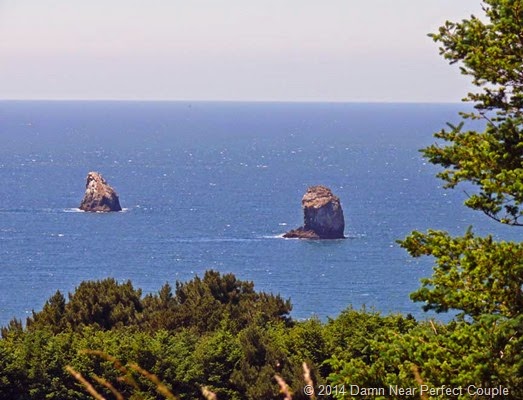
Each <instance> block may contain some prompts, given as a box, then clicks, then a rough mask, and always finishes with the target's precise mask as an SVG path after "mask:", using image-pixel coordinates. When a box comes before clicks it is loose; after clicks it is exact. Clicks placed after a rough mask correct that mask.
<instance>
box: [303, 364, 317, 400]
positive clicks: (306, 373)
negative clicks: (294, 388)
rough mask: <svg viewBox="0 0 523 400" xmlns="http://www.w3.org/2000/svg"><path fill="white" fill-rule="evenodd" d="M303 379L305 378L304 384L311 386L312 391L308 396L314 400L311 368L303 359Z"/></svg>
mask: <svg viewBox="0 0 523 400" xmlns="http://www.w3.org/2000/svg"><path fill="white" fill-rule="evenodd" d="M303 379H304V380H305V384H306V385H308V386H310V387H311V388H312V393H311V394H310V395H309V397H310V398H311V399H312V400H314V399H315V398H316V396H315V394H314V382H313V381H312V378H311V370H310V368H309V366H308V365H307V363H306V362H305V361H304V362H303Z"/></svg>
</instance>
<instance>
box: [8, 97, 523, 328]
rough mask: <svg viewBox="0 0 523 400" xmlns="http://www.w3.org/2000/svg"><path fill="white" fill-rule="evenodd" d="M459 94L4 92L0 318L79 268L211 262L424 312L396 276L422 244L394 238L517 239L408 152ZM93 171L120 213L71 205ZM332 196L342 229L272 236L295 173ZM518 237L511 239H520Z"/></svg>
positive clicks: (287, 287) (38, 303) (107, 271)
mask: <svg viewBox="0 0 523 400" xmlns="http://www.w3.org/2000/svg"><path fill="white" fill-rule="evenodd" d="M464 109H465V107H464V105H462V104H379V103H375V104H359V103H237V102H110V101H90V102H84V101H1V102H0V325H5V324H7V323H8V321H9V320H10V319H11V318H13V317H16V318H22V319H23V320H25V317H26V316H28V315H31V311H32V310H33V309H34V310H40V309H41V308H42V307H43V304H44V302H45V300H47V299H48V298H49V297H50V296H51V295H52V294H53V293H54V292H55V291H56V290H60V291H62V292H63V293H68V292H71V291H73V290H74V288H75V287H76V286H78V285H79V283H80V282H82V281H83V280H95V279H103V278H106V277H114V278H116V279H118V280H119V281H125V280H127V279H130V280H131V281H132V282H133V285H134V286H135V287H139V288H142V289H143V291H144V293H149V292H156V291H157V290H159V289H160V287H161V286H162V285H163V284H164V283H165V282H169V283H171V284H173V285H174V282H175V281H176V280H180V281H187V280H190V279H191V278H193V277H194V276H195V275H199V276H202V275H203V273H204V271H205V270H207V269H214V270H217V271H220V272H222V273H229V272H232V273H234V274H235V275H236V276H237V277H238V278H240V279H243V280H252V281H254V283H255V288H256V289H257V290H262V291H266V292H272V293H275V294H276V293H279V294H281V295H282V296H283V297H284V298H290V299H291V302H292V304H293V311H292V316H293V317H294V318H296V319H304V318H309V317H311V316H318V317H319V318H321V319H323V320H325V319H326V318H327V317H335V316H336V315H338V314H339V313H340V312H341V311H342V310H343V309H345V308H347V307H348V306H351V305H352V306H353V307H355V308H360V307H362V306H364V305H365V307H367V309H370V308H374V309H375V310H378V311H380V312H383V313H391V312H392V313H403V314H407V313H411V314H413V315H414V316H415V317H417V318H425V317H427V316H433V315H432V314H426V313H424V312H423V311H422V310H421V304H419V303H413V302H412V301H411V300H410V299H409V293H411V292H412V291H414V290H415V289H416V288H418V287H419V286H420V283H419V280H420V278H422V277H426V276H429V275H431V271H432V263H431V260H430V259H428V258H422V259H413V258H411V257H410V256H409V255H408V254H407V253H406V252H405V251H404V250H403V249H401V248H400V247H399V245H398V244H397V243H396V240H397V239H401V238H404V237H405V236H406V235H407V234H409V233H410V232H411V231H413V230H426V229H429V228H433V229H443V230H448V231H450V232H451V233H453V234H463V233H464V232H465V231H466V229H467V227H469V226H471V225H472V226H473V227H474V231H475V232H477V233H479V234H487V233H489V232H492V233H493V234H494V235H495V236H496V237H499V238H506V239H517V237H516V235H517V231H515V230H514V229H517V228H511V227H506V226H501V225H499V224H496V223H495V222H493V221H491V220H490V219H488V218H487V217H485V216H484V215H482V214H481V213H478V212H474V211H471V210H469V209H467V208H466V207H464V206H463V205H462V203H463V201H464V199H465V194H464V192H463V190H462V189H460V188H458V189H456V190H444V189H442V187H441V186H442V182H441V181H440V180H438V179H437V178H436V177H435V174H436V173H437V171H438V170H439V168H438V167H435V166H433V165H431V164H429V163H427V162H426V160H424V159H423V157H422V155H421V153H420V152H419V151H418V149H420V148H421V147H423V146H427V145H429V144H431V143H433V142H434V139H433V137H432V134H433V133H434V132H436V131H439V130H440V129H441V128H443V127H445V123H446V122H447V121H449V122H454V123H457V122H459V116H458V112H459V111H461V110H464ZM89 171H99V172H100V173H102V175H103V176H104V177H105V178H106V180H107V181H108V183H109V184H110V185H111V186H113V187H114V188H115V190H116V191H117V193H118V195H119V197H120V202H121V204H122V207H124V211H123V212H119V213H107V214H100V213H84V212H80V211H78V209H77V207H78V206H79V204H80V201H81V199H82V197H83V193H84V190H85V178H86V175H87V173H88V172H89ZM318 184H322V185H326V186H328V187H330V188H331V189H332V191H333V192H334V193H335V194H336V195H337V196H338V197H339V198H340V200H341V203H342V207H343V210H344V214H345V220H346V228H345V235H346V236H347V239H345V240H333V241H304V240H297V239H283V238H282V237H281V235H282V234H283V233H284V232H286V231H287V230H290V229H291V228H296V227H298V226H300V225H301V223H302V220H303V214H302V211H301V198H302V196H303V194H304V193H305V191H306V189H307V187H308V186H312V185H318ZM519 240H520V238H519Z"/></svg>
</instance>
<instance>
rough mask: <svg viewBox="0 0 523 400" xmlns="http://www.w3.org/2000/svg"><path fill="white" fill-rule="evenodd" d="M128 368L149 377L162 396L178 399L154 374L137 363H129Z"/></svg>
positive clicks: (169, 399) (171, 399) (172, 399)
mask: <svg viewBox="0 0 523 400" xmlns="http://www.w3.org/2000/svg"><path fill="white" fill-rule="evenodd" d="M129 368H131V369H132V370H134V371H136V372H138V373H139V374H141V375H143V376H145V377H146V378H147V379H149V380H150V381H151V382H152V383H154V384H155V385H156V391H157V392H158V393H160V394H161V395H162V396H164V397H165V398H166V399H168V400H178V397H176V396H175V395H174V394H173V393H172V392H171V391H170V390H169V388H168V387H167V386H165V385H164V384H163V383H162V382H161V381H160V380H159V379H158V377H157V376H156V375H154V374H151V373H150V372H149V371H146V370H145V369H143V368H141V367H140V366H139V365H138V364H134V363H132V364H129Z"/></svg>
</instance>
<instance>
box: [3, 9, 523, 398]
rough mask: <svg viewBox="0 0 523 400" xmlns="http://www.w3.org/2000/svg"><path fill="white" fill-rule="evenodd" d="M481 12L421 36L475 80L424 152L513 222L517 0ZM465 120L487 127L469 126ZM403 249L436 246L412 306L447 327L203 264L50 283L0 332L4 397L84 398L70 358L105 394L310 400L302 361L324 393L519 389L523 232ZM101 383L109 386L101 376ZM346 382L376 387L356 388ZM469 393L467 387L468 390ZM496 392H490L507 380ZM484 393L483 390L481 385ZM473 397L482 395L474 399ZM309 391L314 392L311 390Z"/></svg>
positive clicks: (518, 120) (480, 205) (522, 184)
mask: <svg viewBox="0 0 523 400" xmlns="http://www.w3.org/2000/svg"><path fill="white" fill-rule="evenodd" d="M482 5H483V11H484V14H485V15H484V16H482V17H481V18H476V17H474V16H471V17H470V18H469V19H465V20H462V21H460V22H457V23H455V22H446V23H445V25H444V26H442V27H441V28H440V29H439V31H438V32H437V33H434V34H432V35H431V37H432V38H433V39H434V41H435V42H437V43H439V45H440V46H441V47H440V53H441V54H442V56H443V57H444V58H445V59H447V60H448V61H449V62H450V63H451V64H457V65H458V66H459V67H460V69H461V73H463V74H464V75H466V76H469V77H471V78H472V81H473V83H474V85H475V87H476V89H477V91H476V92H474V93H469V94H468V95H467V97H466V98H465V101H470V102H472V103H473V104H474V107H475V108H474V111H473V112H471V113H464V114H462V118H463V123H461V124H458V125H457V126H453V125H449V128H448V129H445V130H442V131H441V132H438V133H436V135H435V136H436V138H437V140H438V141H437V143H436V144H434V145H432V146H429V147H428V148H426V149H424V150H422V151H423V153H424V155H425V157H426V158H427V159H428V160H429V161H430V162H432V163H433V164H437V165H440V166H441V167H442V168H443V170H442V171H441V173H440V174H439V177H440V178H441V179H442V180H443V181H444V182H445V183H446V187H447V188H455V187H459V186H460V184H461V183H463V182H465V183H468V184H469V185H468V187H470V186H472V187H473V192H470V193H469V196H468V199H467V200H466V203H465V205H466V206H467V207H470V208H472V209H474V210H478V211H480V212H483V213H484V214H485V216H486V217H487V218H492V219H494V220H496V221H498V222H499V223H501V224H506V225H507V228H510V229H521V228H518V227H519V226H521V225H523V222H522V220H521V219H522V215H523V208H522V203H523V140H522V139H523V131H522V128H523V0H485V1H483V2H482ZM469 119H481V120H483V121H484V122H485V128H484V130H483V131H480V132H479V131H469V130H466V129H465V127H466V122H467V121H468V120H469ZM399 244H400V245H401V246H402V247H403V248H405V249H406V250H407V251H408V252H409V253H410V254H411V255H412V256H413V257H421V256H430V257H431V259H432V260H433V261H434V266H433V274H432V276H431V277H428V278H425V279H423V280H422V283H421V287H420V289H419V290H417V291H416V292H414V293H413V294H412V296H411V297H412V299H413V300H414V301H419V302H422V303H423V307H424V308H425V309H426V310H435V311H436V312H447V311H449V310H452V311H453V312H455V313H457V315H456V316H455V317H454V318H453V319H452V320H451V321H450V322H448V323H441V322H435V321H430V320H428V321H416V320H414V318H412V317H411V316H401V315H388V316H383V315H380V314H379V313H376V312H374V311H368V310H365V309H363V310H354V309H352V308H350V307H349V308H347V309H346V310H345V311H344V312H342V313H341V314H340V315H339V316H338V317H336V318H335V319H332V320H328V321H326V322H321V321H319V320H316V319H310V320H307V321H294V320H293V319H292V318H291V317H290V311H291V304H290V302H289V301H287V300H284V299H282V298H281V297H280V296H275V295H271V294H266V293H260V292H256V291H255V290H254V286H253V284H252V283H251V282H244V281H240V280H237V279H236V278H235V277H234V276H233V275H231V274H224V275H221V274H219V273H218V272H215V271H208V272H207V273H206V274H205V276H203V277H202V278H199V277H196V278H194V279H193V280H191V281H189V282H186V283H180V282H177V283H176V285H175V287H174V288H172V287H171V286H169V285H168V284H166V285H164V286H163V287H162V288H161V289H160V290H159V292H158V293H157V294H154V295H147V296H142V293H141V291H140V290H139V289H136V288H134V287H133V285H132V283H131V282H126V283H118V282H116V281H115V280H113V279H106V280H102V281H97V282H83V283H81V284H80V285H79V286H78V287H77V288H76V290H75V291H74V292H73V293H70V294H69V295H68V297H67V298H66V297H65V296H64V295H63V294H62V293H60V292H56V294H55V295H53V296H52V297H51V298H50V299H49V300H48V301H47V302H46V303H45V305H44V306H43V309H42V310H41V311H39V312H34V313H33V315H32V316H31V317H30V318H28V320H27V323H26V324H22V321H19V320H12V321H11V322H10V324H9V325H8V326H6V327H4V328H3V329H2V339H1V340H0V399H88V398H92V397H91V395H90V394H89V393H88V392H87V391H86V385H85V384H82V383H81V382H79V381H78V380H77V379H76V378H75V377H74V376H72V375H71V374H70V373H69V372H68V370H67V369H66V368H67V367H69V368H72V369H74V371H77V372H78V373H80V374H81V375H82V376H83V377H85V378H86V379H87V380H89V381H90V382H92V383H93V386H95V387H96V389H97V390H98V391H99V393H102V394H103V396H106V398H118V396H115V395H114V393H115V392H114V391H111V388H113V389H115V390H117V391H118V393H121V395H122V396H123V397H124V398H129V399H139V398H141V399H157V398H158V399H160V398H165V397H163V396H164V395H163V394H162V393H160V391H159V390H158V383H155V382H154V381H153V380H151V379H147V377H146V376H145V375H144V374H141V373H140V372H139V370H137V369H136V368H135V369H133V368H131V367H130V366H133V365H137V366H139V367H140V368H143V369H144V370H146V371H148V373H151V374H154V375H155V376H156V377H157V378H158V379H159V380H160V381H161V382H163V384H165V386H166V387H167V388H168V389H169V390H170V391H172V393H174V394H175V395H176V396H178V398H180V399H197V398H204V397H203V394H202V387H206V388H207V389H208V390H210V391H212V392H213V393H215V394H216V395H217V398H218V399H253V400H254V399H277V398H283V397H284V396H287V397H288V395H284V394H282V393H281V392H280V387H279V386H278V383H277V382H276V380H275V379H274V377H275V375H278V376H281V377H282V378H283V379H284V380H285V381H286V382H287V384H288V385H289V387H290V391H291V392H292V393H293V395H292V396H293V398H294V399H306V398H311V397H313V396H309V397H308V396H306V395H305V394H304V392H303V387H304V385H305V384H306V382H305V380H304V374H303V370H302V363H303V362H305V363H307V365H308V366H309V367H310V369H311V378H312V380H313V381H314V384H315V386H316V389H318V388H320V386H321V385H326V384H329V385H337V387H339V388H340V387H342V385H344V386H343V387H345V392H344V393H342V392H339V393H336V394H332V395H330V396H322V397H324V398H373V399H375V398H392V397H394V398H399V399H402V398H405V399H407V398H410V399H412V398H422V399H428V398H433V399H454V398H456V399H457V398H474V396H473V395H471V394H470V392H468V389H469V388H471V387H472V388H473V389H472V390H473V393H475V394H481V393H482V392H479V391H477V390H476V391H475V392H474V390H475V389H478V388H479V389H480V390H482V391H484V392H485V393H486V395H485V396H484V397H486V398H491V397H493V396H492V393H494V392H492V390H498V393H500V394H499V396H498V398H503V399H522V398H523V335H522V333H523V243H521V242H509V241H498V240H495V239H494V238H493V237H491V236H487V237H479V236H477V235H476V234H475V233H474V231H473V228H469V229H468V230H467V231H466V232H464V233H463V236H460V237H453V236H451V235H450V234H448V233H446V232H442V231H434V230H429V231H428V232H425V233H423V232H413V233H412V234H411V235H409V236H408V237H407V238H405V239H403V240H400V241H399ZM109 383H110V384H109ZM351 385H354V386H356V385H357V386H358V387H362V388H383V389H386V395H385V396H376V395H373V394H368V395H366V394H363V395H354V393H352V394H351V392H350V390H349V388H350V387H351ZM396 385H397V386H398V387H402V388H413V387H417V388H420V387H421V386H422V385H424V386H426V387H427V388H462V390H461V391H458V390H455V391H453V392H451V393H449V392H445V391H443V389H442V390H441V391H439V392H437V393H433V394H431V393H421V392H420V391H419V390H418V391H417V392H416V393H415V395H410V394H408V393H403V394H401V393H398V394H395V395H394V396H392V395H391V394H390V391H389V388H390V386H393V387H396ZM474 388H475V389H474ZM501 390H502V392H499V391H501ZM489 393H490V394H489ZM478 397H481V396H478ZM316 398H318V397H316Z"/></svg>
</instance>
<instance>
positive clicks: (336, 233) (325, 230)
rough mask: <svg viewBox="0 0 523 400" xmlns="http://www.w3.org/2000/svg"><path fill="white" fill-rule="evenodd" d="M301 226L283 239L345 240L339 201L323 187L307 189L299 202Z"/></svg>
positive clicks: (343, 222) (343, 221)
mask: <svg viewBox="0 0 523 400" xmlns="http://www.w3.org/2000/svg"><path fill="white" fill-rule="evenodd" d="M301 204H302V208H303V226H302V227H299V228H298V229H293V230H291V231H289V232H287V233H286V234H285V235H283V237H285V238H300V239H342V238H345V236H344V235H343V231H344V230H345V218H344V216H343V209H342V208H341V204H340V199H339V198H338V197H336V196H335V195H334V194H333V193H332V191H331V190H330V189H329V188H327V187H325V186H312V187H310V188H308V189H307V192H306V193H305V195H304V196H303V199H302V201H301Z"/></svg>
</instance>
